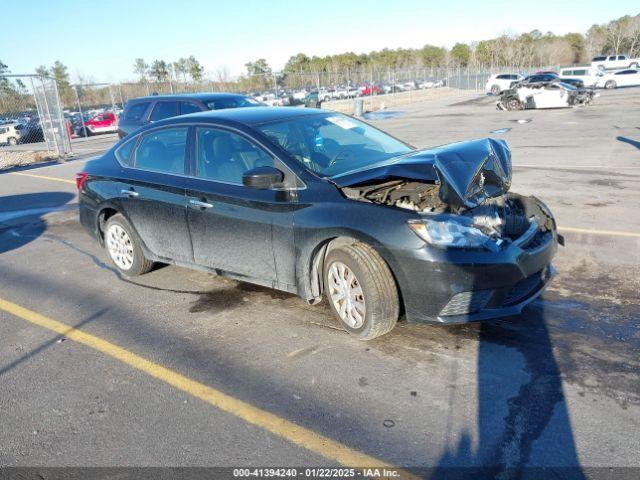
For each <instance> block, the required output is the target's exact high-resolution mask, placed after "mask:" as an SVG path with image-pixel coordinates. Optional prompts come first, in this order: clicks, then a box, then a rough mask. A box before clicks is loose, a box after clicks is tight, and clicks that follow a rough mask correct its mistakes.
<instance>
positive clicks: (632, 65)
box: [629, 62, 638, 68]
mask: <svg viewBox="0 0 640 480" xmlns="http://www.w3.org/2000/svg"><path fill="white" fill-rule="evenodd" d="M629 68H638V64H637V62H633V63H632V64H631V65H629Z"/></svg>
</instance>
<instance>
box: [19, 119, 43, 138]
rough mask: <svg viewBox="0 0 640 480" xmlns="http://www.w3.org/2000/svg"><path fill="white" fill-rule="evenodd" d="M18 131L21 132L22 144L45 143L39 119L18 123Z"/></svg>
mask: <svg viewBox="0 0 640 480" xmlns="http://www.w3.org/2000/svg"><path fill="white" fill-rule="evenodd" d="M16 130H18V131H19V132H20V140H19V142H20V143H38V142H44V131H43V130H42V125H41V124H40V120H39V119H38V118H34V119H31V120H29V121H28V122H26V123H18V124H17V125H16Z"/></svg>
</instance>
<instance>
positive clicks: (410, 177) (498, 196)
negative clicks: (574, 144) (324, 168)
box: [334, 139, 555, 251]
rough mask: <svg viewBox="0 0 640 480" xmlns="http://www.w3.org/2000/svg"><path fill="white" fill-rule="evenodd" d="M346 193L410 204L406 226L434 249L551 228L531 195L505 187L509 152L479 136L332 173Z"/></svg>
mask: <svg viewBox="0 0 640 480" xmlns="http://www.w3.org/2000/svg"><path fill="white" fill-rule="evenodd" d="M334 181H335V182H336V183H337V184H338V185H339V186H340V187H341V189H342V191H343V193H344V194H345V196H346V197H347V198H350V199H352V200H357V201H363V202H371V203H377V204H380V205H387V206H391V207H396V208H401V209H406V210H412V211H414V212H416V213H418V214H420V215H419V217H418V218H415V219H414V220H411V221H410V227H411V228H412V229H413V230H414V232H415V233H416V234H418V235H419V236H420V237H421V238H423V239H424V240H425V241H426V242H427V243H429V244H431V245H433V246H437V247H444V248H447V247H453V248H456V247H457V248H486V249H489V250H492V251H498V250H500V249H501V248H503V246H504V244H505V242H506V243H508V244H510V243H513V242H522V241H524V239H525V237H526V240H527V242H530V241H534V240H536V241H544V240H545V238H544V237H545V235H552V232H553V231H554V230H555V223H554V219H553V217H552V215H551V213H550V212H549V210H548V209H547V207H546V206H545V205H544V204H543V203H542V202H540V201H539V200H538V199H536V198H535V197H524V196H521V195H518V194H515V193H509V192H508V190H509V188H510V186H511V153H510V151H509V148H508V147H507V145H506V143H505V142H504V141H502V140H495V139H481V140H473V141H468V142H461V143H455V144H450V145H445V146H442V147H438V148H435V149H431V150H423V151H418V152H414V153H412V154H410V155H407V156H405V157H402V158H401V159H400V160H398V161H395V162H391V163H389V164H388V165H385V166H382V167H378V168H375V169H372V170H367V171H364V172H355V173H352V174H349V175H345V176H344V177H342V178H336V179H334Z"/></svg>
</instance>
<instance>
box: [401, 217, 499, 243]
mask: <svg viewBox="0 0 640 480" xmlns="http://www.w3.org/2000/svg"><path fill="white" fill-rule="evenodd" d="M408 223H409V228H411V230H413V231H414V232H415V233H416V235H418V236H419V237H420V238H421V239H423V240H424V241H425V242H427V243H428V244H430V245H434V246H436V247H448V248H480V247H483V246H485V244H487V242H489V241H491V238H490V237H489V236H487V235H485V234H484V233H482V232H481V231H480V230H478V229H477V228H475V227H473V226H471V225H468V224H467V225H465V224H464V223H465V222H460V221H456V220H452V219H447V220H427V219H424V220H409V222H408Z"/></svg>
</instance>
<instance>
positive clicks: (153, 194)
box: [116, 126, 193, 263]
mask: <svg viewBox="0 0 640 480" xmlns="http://www.w3.org/2000/svg"><path fill="white" fill-rule="evenodd" d="M187 133H188V127H187V126H178V127H173V126H167V127H162V128H157V129H154V130H150V131H148V132H145V133H143V134H141V135H140V136H139V138H135V139H132V140H131V142H133V143H135V146H134V147H133V150H132V152H131V153H130V154H128V155H127V158H126V159H123V154H122V153H119V152H116V155H118V158H119V160H120V161H121V163H124V164H125V165H126V166H127V167H129V168H125V169H124V175H123V178H122V179H121V181H120V182H119V183H120V184H119V185H117V190H116V192H117V193H118V194H119V202H120V205H121V207H122V209H123V212H124V214H125V215H126V216H127V218H128V219H129V220H130V222H131V224H132V225H133V227H134V228H135V229H136V232H138V235H139V236H140V238H141V239H142V241H143V242H144V244H145V245H146V247H147V248H148V249H149V250H150V251H151V253H153V254H154V255H156V256H157V257H159V258H161V259H165V260H167V261H178V262H184V263H191V262H192V261H193V251H192V249H191V240H190V236H189V229H188V226H187V213H186V181H187V179H186V177H185V175H184V173H185V159H186V145H187ZM129 145H130V143H125V144H124V145H123V146H122V147H121V149H122V150H125V147H127V146H129Z"/></svg>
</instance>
